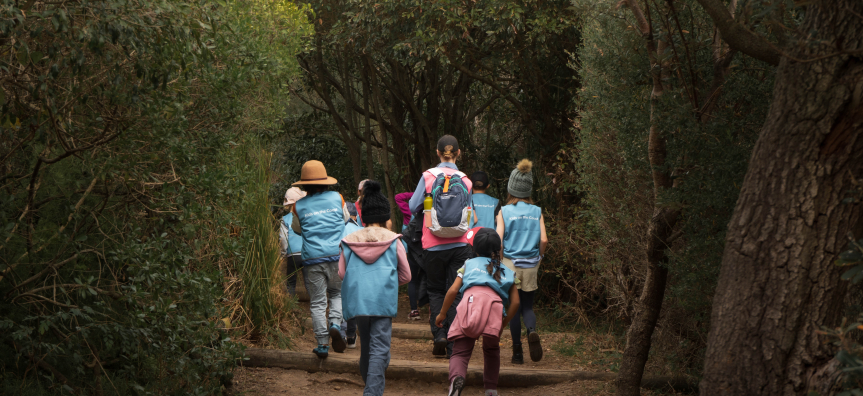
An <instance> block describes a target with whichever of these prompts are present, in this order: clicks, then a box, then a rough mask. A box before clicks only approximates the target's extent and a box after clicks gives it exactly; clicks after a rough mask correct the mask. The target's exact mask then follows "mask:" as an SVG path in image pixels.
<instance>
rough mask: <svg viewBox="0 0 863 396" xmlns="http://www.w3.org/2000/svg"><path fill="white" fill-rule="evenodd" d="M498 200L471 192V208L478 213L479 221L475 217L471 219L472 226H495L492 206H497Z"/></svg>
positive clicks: (492, 227)
mask: <svg viewBox="0 0 863 396" xmlns="http://www.w3.org/2000/svg"><path fill="white" fill-rule="evenodd" d="M497 203H498V200H497V198H493V197H491V196H488V195H486V194H479V193H476V194H473V210H475V211H476V213H477V215H479V221H476V217H474V220H473V224H474V225H473V227H488V228H491V229H494V228H495V224H496V222H495V220H494V208H496V207H497Z"/></svg>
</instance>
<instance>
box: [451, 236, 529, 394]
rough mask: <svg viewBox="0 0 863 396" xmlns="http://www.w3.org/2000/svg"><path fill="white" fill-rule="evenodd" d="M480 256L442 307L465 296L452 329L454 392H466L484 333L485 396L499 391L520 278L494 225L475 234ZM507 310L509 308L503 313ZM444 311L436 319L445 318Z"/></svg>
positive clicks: (468, 266) (465, 269)
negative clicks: (507, 262) (505, 258)
mask: <svg viewBox="0 0 863 396" xmlns="http://www.w3.org/2000/svg"><path fill="white" fill-rule="evenodd" d="M471 240H472V241H473V249H474V251H475V252H476V255H477V257H476V258H472V259H470V260H468V261H466V262H465V263H464V267H461V268H460V269H459V270H458V278H457V279H456V280H455V282H454V283H453V284H452V287H450V289H449V291H447V294H446V299H444V303H443V308H441V309H442V310H444V311H445V310H447V309H448V308H449V307H450V305H452V302H453V301H454V300H455V297H456V296H457V295H458V294H459V293H461V294H462V295H463V298H462V299H461V303H459V305H458V308H456V311H457V312H458V313H457V314H456V317H455V321H453V323H452V325H451V326H450V329H449V334H448V338H449V339H450V340H452V341H453V351H452V358H450V361H449V381H450V391H449V395H451V396H458V395H461V391H462V388H464V382H465V377H467V366H468V363H469V362H470V356H471V354H473V347H474V345H476V340H477V338H479V337H480V336H482V353H483V370H482V382H483V385H484V386H485V395H486V396H497V380H498V378H499V376H500V335H501V333H503V328H504V327H506V324H507V322H509V320H510V319H511V318H512V317H513V316H514V315H515V312H516V310H517V309H518V305H519V303H518V290H517V289H516V284H518V278H516V276H515V272H513V271H512V270H510V269H509V268H506V267H504V266H503V265H502V264H501V260H500V236H499V235H497V233H496V232H495V231H494V230H493V229H491V228H480V229H478V231H476V232H475V234H474V235H473V238H471ZM504 309H506V312H504ZM444 319H445V316H444V315H443V313H441V314H440V315H438V316H437V318H436V319H435V320H436V321H437V322H443V320H444Z"/></svg>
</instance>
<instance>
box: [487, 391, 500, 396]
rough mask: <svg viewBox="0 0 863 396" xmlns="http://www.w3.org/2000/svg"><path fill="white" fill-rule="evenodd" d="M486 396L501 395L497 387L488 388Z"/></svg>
mask: <svg viewBox="0 0 863 396" xmlns="http://www.w3.org/2000/svg"><path fill="white" fill-rule="evenodd" d="M485 396H499V395H498V393H497V389H486V390H485Z"/></svg>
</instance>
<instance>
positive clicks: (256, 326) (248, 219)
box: [239, 151, 286, 334]
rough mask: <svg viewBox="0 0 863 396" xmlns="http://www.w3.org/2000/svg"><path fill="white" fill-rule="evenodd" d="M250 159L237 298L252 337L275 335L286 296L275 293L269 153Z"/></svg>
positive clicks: (275, 245)
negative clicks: (255, 335) (253, 334)
mask: <svg viewBox="0 0 863 396" xmlns="http://www.w3.org/2000/svg"><path fill="white" fill-rule="evenodd" d="M253 154H256V155H254V156H252V158H251V161H250V162H253V163H254V162H256V164H253V166H252V175H251V176H252V177H251V178H250V179H249V185H248V187H249V189H248V190H247V191H246V199H245V200H244V202H243V206H242V213H241V216H242V219H243V223H244V224H246V229H245V230H244V233H243V239H244V240H246V241H247V242H246V248H245V258H244V260H243V261H242V264H241V265H240V267H239V268H240V269H239V272H240V274H241V278H242V283H243V288H242V292H241V293H240V297H241V298H242V302H243V311H244V312H245V314H246V315H248V317H249V320H250V322H251V324H252V328H253V332H254V333H256V334H260V333H267V332H273V333H275V334H277V333H278V325H279V322H280V319H281V314H280V313H281V312H282V308H283V306H284V305H285V298H286V296H285V295H283V294H281V293H279V292H278V290H279V286H280V284H281V280H282V279H281V277H280V275H279V271H278V269H279V256H280V252H279V245H278V234H277V232H276V229H274V228H273V223H274V222H275V219H274V218H273V215H272V211H271V210H270V204H269V203H270V202H269V197H268V193H269V190H270V188H269V185H270V184H269V181H270V163H271V160H272V154H271V153H267V152H264V151H259V152H257V153H253Z"/></svg>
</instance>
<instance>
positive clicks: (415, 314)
mask: <svg viewBox="0 0 863 396" xmlns="http://www.w3.org/2000/svg"><path fill="white" fill-rule="evenodd" d="M408 319H409V320H420V319H421V316H420V311H418V310H416V309H415V310H413V311H411V313H410V314H408Z"/></svg>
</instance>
